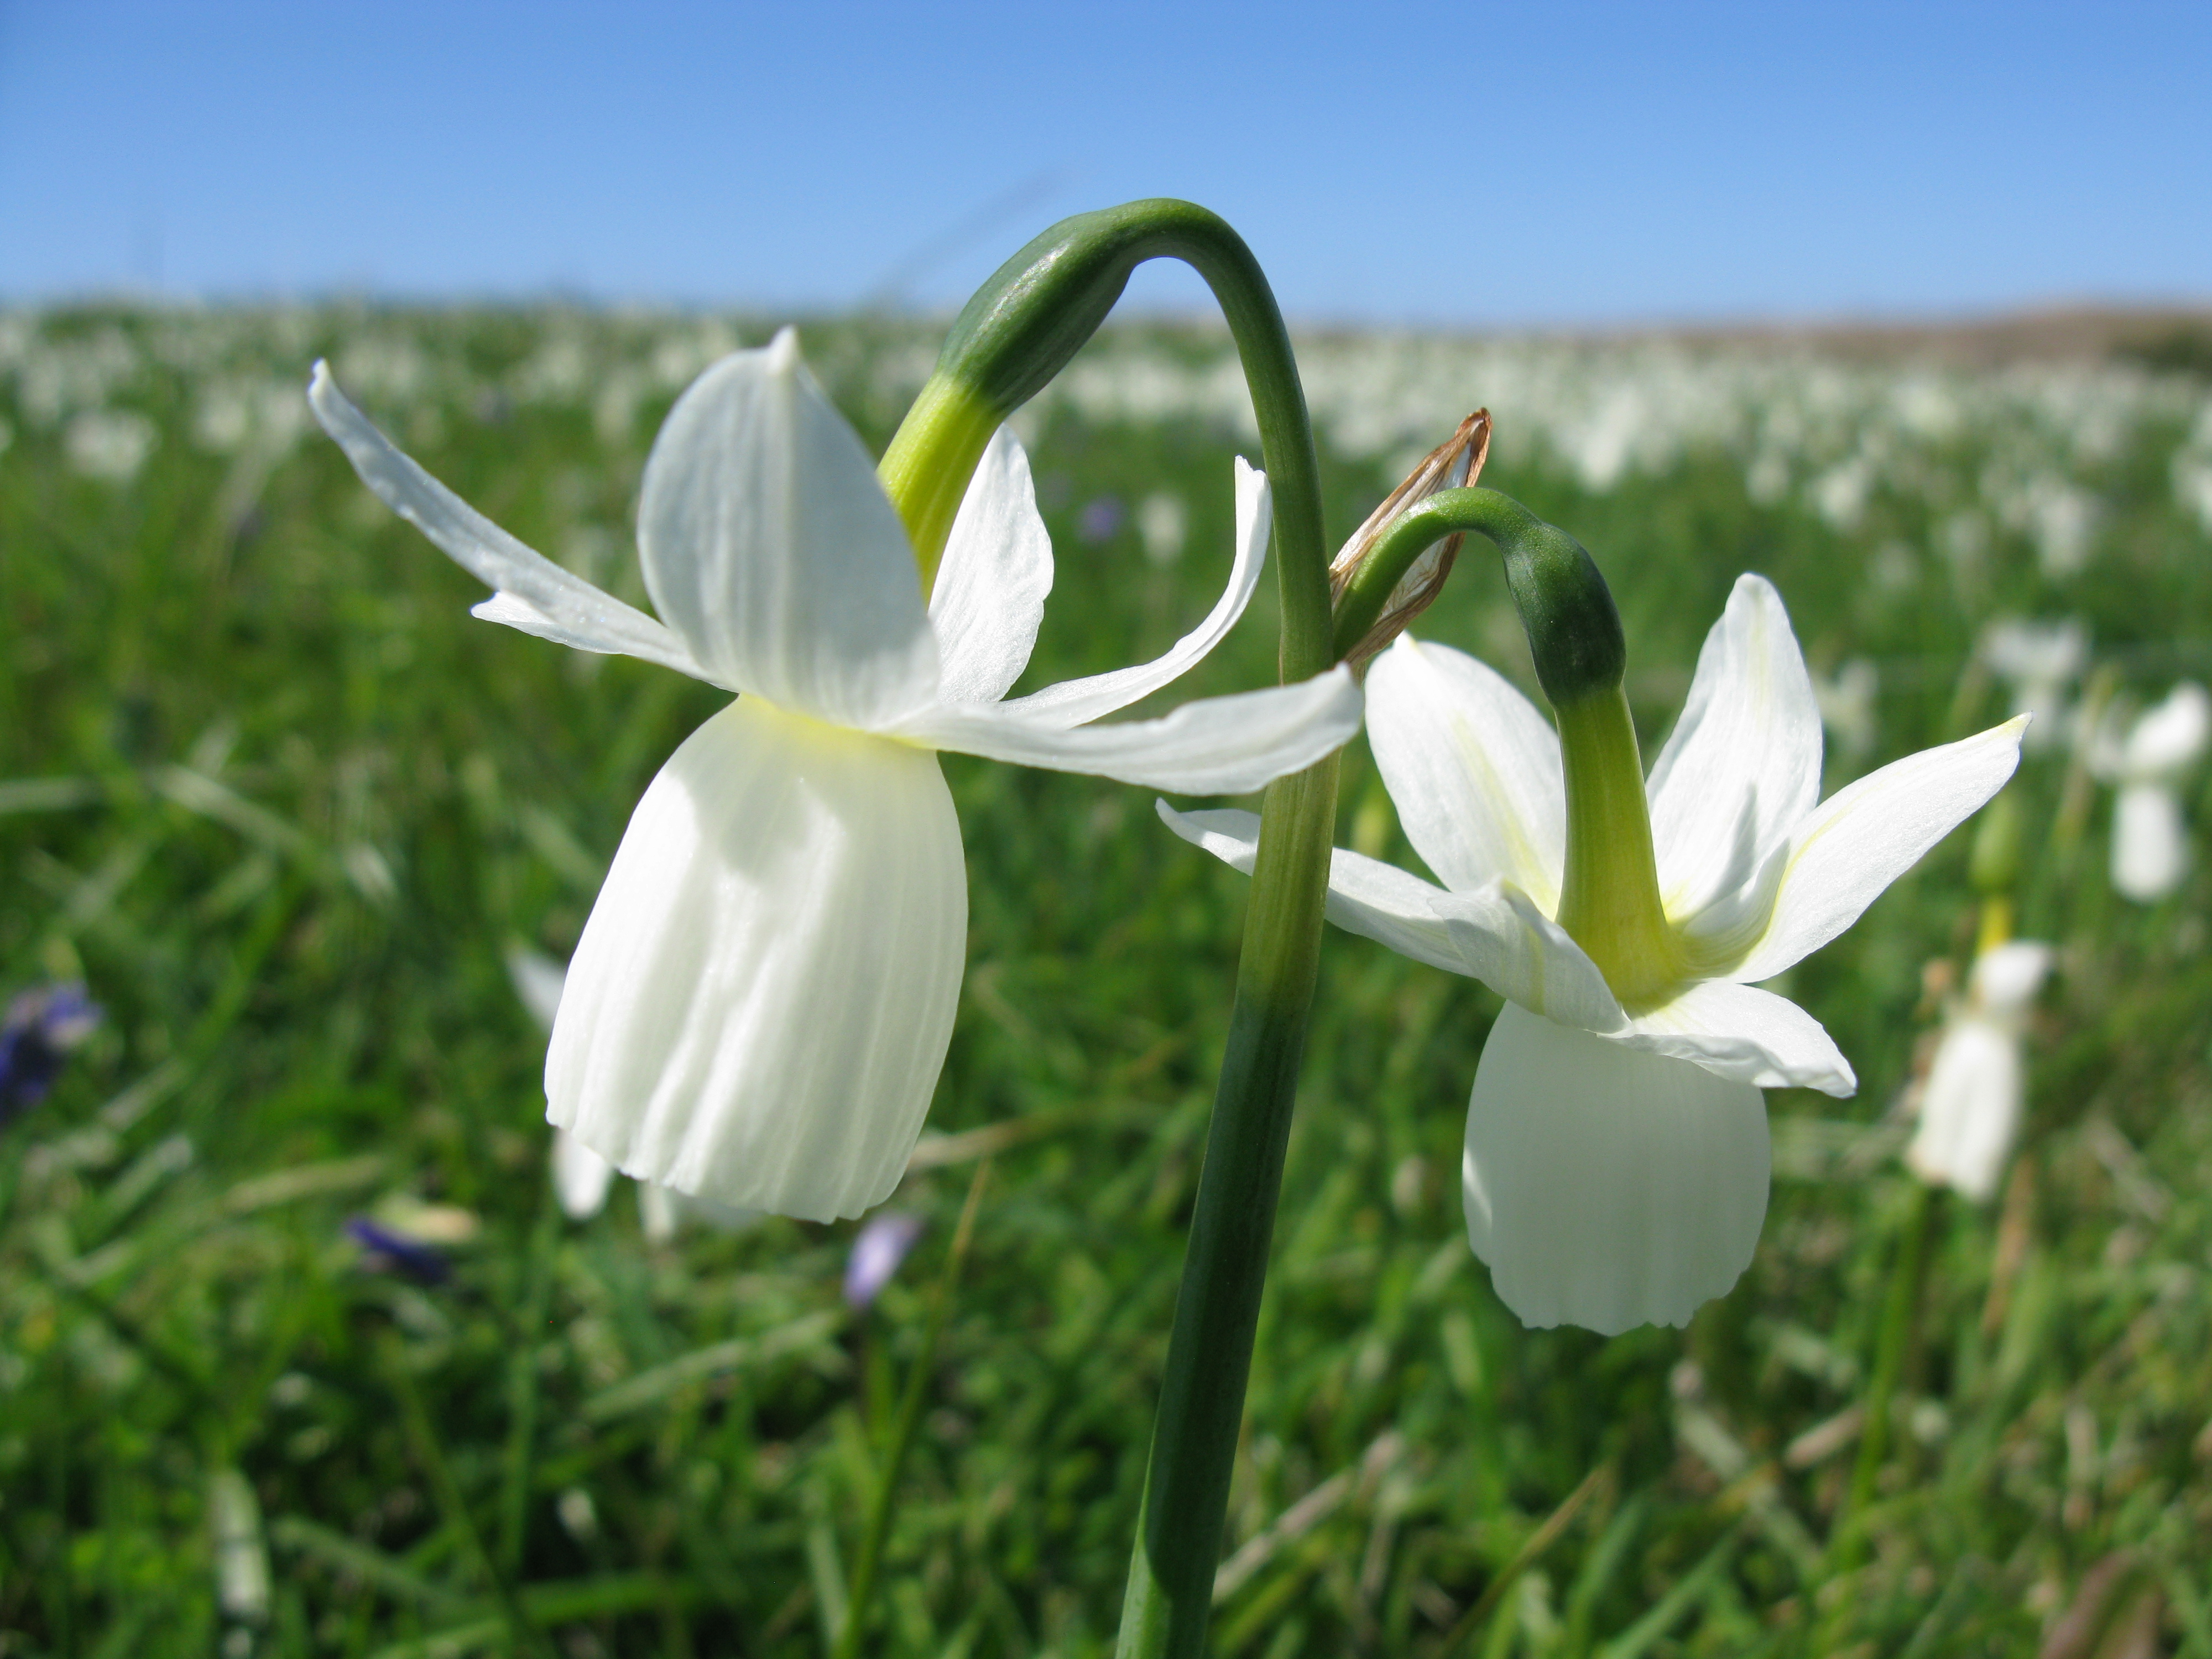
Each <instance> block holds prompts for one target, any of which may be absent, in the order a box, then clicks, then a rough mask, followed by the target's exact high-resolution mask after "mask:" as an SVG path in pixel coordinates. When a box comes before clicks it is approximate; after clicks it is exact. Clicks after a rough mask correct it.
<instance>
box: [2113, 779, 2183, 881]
mask: <svg viewBox="0 0 2212 1659" xmlns="http://www.w3.org/2000/svg"><path fill="white" fill-rule="evenodd" d="M2188 873H2189V831H2188V829H2186V828H2185V826H2184V825H2183V823H2182V822H2181V802H2180V800H2179V799H2178V798H2176V796H2175V795H2174V793H2173V791H2172V790H2171V789H2169V788H2167V787H2166V786H2165V785H2164V784H2161V783H2130V784H2124V785H2122V786H2121V787H2120V793H2119V794H2118V797H2117V798H2115V799H2114V800H2113V803H2112V885H2113V886H2114V887H2116V888H2118V890H2120V892H2121V893H2122V894H2124V896H2127V897H2129V898H2131V899H2133V900H2135V901H2136V902H2137V903H2138V904H2150V903H2153V902H2156V901H2157V900H2159V899H2162V898H2164V897H2165V896H2166V895H2167V894H2168V893H2171V892H2172V890H2174V889H2175V888H2177V887H2179V886H2180V885H2181V878H2183V877H2184V876H2185V875H2187V874H2188Z"/></svg>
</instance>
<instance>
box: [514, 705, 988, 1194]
mask: <svg viewBox="0 0 2212 1659" xmlns="http://www.w3.org/2000/svg"><path fill="white" fill-rule="evenodd" d="M966 928H967V883H966V875H965V872H964V870H963V866H962V862H961V854H960V832H959V827H958V824H957V821H956V820H955V818H954V817H953V811H952V801H951V794H950V793H949V792H948V791H947V790H946V788H945V780H944V777H943V775H942V774H941V773H940V772H939V768H938V765H937V761H936V758H935V757H933V756H932V755H929V754H927V753H925V752H923V751H921V750H915V749H913V748H909V747H908V746H906V745H904V744H896V743H892V742H888V741H885V740H884V739H881V738H871V737H866V736H863V735H861V734H859V733H855V732H841V731H837V730H835V729H832V728H829V727H827V726H823V725H821V724H819V723H817V722H815V721H813V720H808V719H806V718H805V717H804V716H800V715H794V714H787V713H785V712H783V711H782V710H780V709H777V708H772V707H770V706H769V705H768V704H766V703H764V702H762V701H761V700H759V699H757V698H752V697H745V698H742V699H740V700H739V701H738V702H735V703H733V704H732V705H731V706H730V707H729V708H726V709H724V710H723V711H722V712H721V713H720V714H717V715H716V716H715V717H714V719H713V720H709V721H708V723H707V724H706V725H705V726H702V727H701V728H700V729H699V730H698V731H697V732H695V733H694V734H693V735H692V736H691V738H690V739H689V740H688V741H687V742H685V744H684V746H683V747H682V748H681V749H679V750H677V752H676V754H675V755H674V756H673V757H671V759H670V761H669V763H668V764H667V765H666V766H665V767H663V768H662V769H661V771H660V774H659V776H658V777H656V778H655V779H654V780H653V784H652V786H651V787H649V788H648V789H647V791H646V793H645V797H644V799H642V800H641V801H640V802H639V803H638V807H637V811H636V812H635V815H634V816H633V817H632V818H631V820H630V825H629V829H628V831H627V832H625V834H624V835H623V842H622V845H621V847H620V848H619V849H618V850H617V853H616V854H615V860H614V866H613V868H612V869H611V871H610V872H608V876H607V880H606V884H605V887H604V888H603V889H602V890H601V891H600V893H599V902H598V903H597V904H596V905H594V906H593V908H592V915H591V919H590V921H588V922H587V923H586V925H585V928H584V936H583V939H582V941H581V942H580V944H579V945H578V946H577V948H576V955H575V958H574V961H573V962H572V963H570V964H569V969H568V989H567V992H566V994H565V995H564V996H563V998H562V1003H561V1012H560V1019H559V1023H558V1024H556V1026H555V1028H554V1032H553V1043H552V1050H551V1053H550V1055H549V1056H548V1058H547V1061H546V1073H545V1084H546V1094H547V1097H548V1098H549V1100H550V1103H551V1105H550V1113H549V1115H550V1117H551V1118H552V1120H553V1121H555V1122H556V1123H558V1124H560V1125H562V1127H565V1128H568V1129H569V1130H571V1131H573V1132H574V1133H575V1134H576V1135H577V1136H578V1138H579V1139H581V1140H583V1141H584V1142H585V1144H586V1145H587V1146H591V1147H592V1148H593V1149H594V1150H596V1151H598V1152H600V1153H601V1154H602V1155H603V1156H605V1157H606V1158H610V1159H611V1160H612V1161H613V1162H615V1163H616V1164H618V1165H619V1166H620V1167H621V1168H622V1169H623V1170H624V1171H626V1172H627V1173H629V1174H630V1175H633V1176H637V1177H638V1178H639V1179H641V1180H647V1181H657V1182H662V1183H663V1184H665V1185H667V1186H670V1187H672V1188H676V1189H677V1190H678V1191H679V1192H683V1193H687V1194H696V1195H698V1196H702V1197H705V1198H708V1199H712V1200H715V1201H717V1202H719V1203H721V1204H725V1205H736V1206H744V1207H748V1208H754V1209H762V1210H768V1211H772V1212H775V1213H778V1214H783V1215H795V1216H802V1217H805V1218H809V1219H811V1220H829V1219H830V1218H835V1217H839V1216H854V1215H858V1214H859V1213H860V1212H861V1211H863V1210H865V1209H866V1208H868V1207H869V1206H872V1205H874V1204H877V1203H880V1202H881V1201H882V1200H884V1198H886V1197H887V1196H889V1195H890V1192H891V1189H892V1188H894V1187H896V1185H897V1184H898V1181H899V1177H900V1176H901V1174H902V1172H903V1171H904V1170H905V1168H906V1162H907V1158H908V1155H909V1154H910V1153H911V1152H913V1150H914V1144H915V1139H916V1138H917V1137H918V1136H919V1135H920V1133H921V1121H922V1117H923V1115H924V1114H925V1113H926V1111H927V1109H928V1105H929V1097H930V1094H931V1092H932V1091H933V1088H934V1087H935V1085H936V1079H937V1074H938V1072H939V1068H940V1066H942V1064H943V1062H944V1058H945V1045H946V1043H947V1042H948V1040H949V1039H950V1037H951V1029H952V1014H953V1007H954V1004H955V1001H956V1000H957V994H958V990H959V982H960V970H961V961H962V957H963V952H964V950H965V944H966V939H965V935H966Z"/></svg>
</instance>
